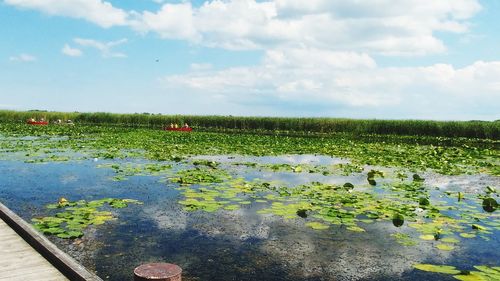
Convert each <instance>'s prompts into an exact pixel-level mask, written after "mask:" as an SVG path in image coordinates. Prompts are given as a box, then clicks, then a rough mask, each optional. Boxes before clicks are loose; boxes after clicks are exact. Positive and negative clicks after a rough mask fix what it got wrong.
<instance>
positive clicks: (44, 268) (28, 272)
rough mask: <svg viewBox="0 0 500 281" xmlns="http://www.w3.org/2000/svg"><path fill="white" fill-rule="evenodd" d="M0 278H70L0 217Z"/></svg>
mask: <svg viewBox="0 0 500 281" xmlns="http://www.w3.org/2000/svg"><path fill="white" fill-rule="evenodd" d="M0 249H1V251H0V252H1V256H0V268H1V269H2V270H0V280H42V281H49V280H51V281H52V280H53V281H59V280H68V279H67V278H66V277H65V276H64V275H63V274H62V273H60V272H59V271H58V270H57V269H55V268H54V267H53V266H52V264H50V263H49V262H48V261H47V260H46V259H45V258H43V257H42V256H41V255H40V254H39V253H38V252H37V251H35V249H33V248H32V247H31V246H30V245H29V244H28V243H26V241H24V239H23V238H21V237H20V236H19V235H18V234H17V233H16V232H15V231H14V230H12V229H11V228H10V227H9V226H8V225H7V224H6V223H5V222H4V221H3V219H0Z"/></svg>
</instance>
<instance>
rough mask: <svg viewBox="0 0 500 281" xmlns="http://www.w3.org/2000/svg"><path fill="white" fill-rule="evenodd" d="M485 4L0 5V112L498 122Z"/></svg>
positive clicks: (215, 1)
mask: <svg viewBox="0 0 500 281" xmlns="http://www.w3.org/2000/svg"><path fill="white" fill-rule="evenodd" d="M498 18H500V1H496V0H484V1H478V0H440V1H416V0H372V1H343V0H308V1H301V0H268V1H255V0H224V1H223V0H211V1H201V0H199V1H161V0H156V1H153V0H135V1H132V0H126V1H123V0H122V1H101V0H58V1H55V0H3V1H2V2H1V4H0V23H1V24H0V36H1V38H2V41H1V42H2V43H1V44H0V109H15V110H26V109H47V110H57V111H80V112H86V111H92V112H94V111H109V112H131V113H133V112H151V113H164V114H199V115H205V114H208V115H213V114H217V115H252V116H255V115H258V116H326V117H350V118H379V119H384V118H387V119H439V120H470V119H481V120H496V119H500V106H498V105H499V104H500V80H499V79H498V77H500V21H498Z"/></svg>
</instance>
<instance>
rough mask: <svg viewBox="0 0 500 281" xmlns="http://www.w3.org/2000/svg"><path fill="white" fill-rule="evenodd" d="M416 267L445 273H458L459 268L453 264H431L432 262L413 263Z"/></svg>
mask: <svg viewBox="0 0 500 281" xmlns="http://www.w3.org/2000/svg"><path fill="white" fill-rule="evenodd" d="M413 267H415V268H416V269H419V270H423V271H428V272H435V273H445V274H459V273H460V270H457V269H456V268H455V267H454V266H449V265H433V264H415V265H413Z"/></svg>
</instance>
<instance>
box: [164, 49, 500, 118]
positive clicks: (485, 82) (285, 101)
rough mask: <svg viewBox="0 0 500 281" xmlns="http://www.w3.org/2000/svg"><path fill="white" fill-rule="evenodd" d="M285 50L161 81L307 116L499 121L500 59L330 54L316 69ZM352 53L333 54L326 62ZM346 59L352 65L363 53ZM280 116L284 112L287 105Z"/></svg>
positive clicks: (203, 94)
mask: <svg viewBox="0 0 500 281" xmlns="http://www.w3.org/2000/svg"><path fill="white" fill-rule="evenodd" d="M290 53H291V54H292V56H293V53H294V50H292V51H290V52H287V51H285V52H284V59H283V60H280V59H276V58H275V54H274V53H272V52H268V57H267V58H266V59H265V60H264V62H263V64H262V65H260V66H254V67H235V68H229V69H225V70H219V71H205V72H197V71H194V72H191V73H188V74H186V75H172V76H167V77H165V78H164V79H163V83H164V85H165V86H166V87H168V88H171V89H176V90H179V91H182V92H183V93H191V94H192V95H193V96H195V98H194V99H196V97H201V98H203V97H205V98H206V97H210V96H212V97H214V98H215V97H217V98H218V99H220V98H221V97H222V99H223V100H224V101H226V102H228V103H232V104H234V105H237V106H238V107H245V106H246V107H247V108H251V107H252V106H253V107H254V108H257V107H256V106H255V105H260V106H266V107H270V108H272V107H277V106H278V107H279V106H280V105H287V106H288V107H289V108H293V109H294V110H295V111H296V112H297V111H298V112H304V114H319V115H331V114H335V113H337V114H338V112H335V110H333V111H331V109H339V108H344V109H346V110H347V109H348V110H349V112H351V113H352V112H354V113H355V114H359V115H360V116H365V117H366V116H372V117H373V116H377V112H383V114H381V115H383V116H380V117H382V118H384V117H385V118H398V117H399V118H402V117H404V118H409V117H414V118H439V119H442V118H446V117H448V118H459V119H463V118H464V117H465V118H467V117H466V116H479V115H481V118H489V119H498V118H500V116H499V113H498V110H497V108H496V105H498V104H500V83H498V82H497V79H496V78H495V77H500V62H482V61H479V62H476V63H474V64H472V65H469V66H466V67H463V68H454V67H453V66H451V65H448V64H435V65H432V66H429V67H377V66H375V65H372V64H370V63H368V65H366V66H361V67H355V68H345V67H344V64H343V63H341V64H335V63H329V62H328V59H327V60H325V63H323V64H321V63H317V64H315V66H316V67H315V68H313V67H311V66H310V65H307V64H301V63H300V61H296V63H283V61H285V62H287V61H288V59H289V57H288V54H290ZM349 55H350V54H335V53H333V54H330V58H329V60H331V61H334V60H333V58H334V57H335V56H338V57H339V58H342V59H344V56H348V57H349ZM350 58H351V59H352V60H354V62H356V61H359V59H360V58H363V55H358V56H357V55H352V56H350ZM306 61H307V60H306ZM361 61H363V59H362V60H361ZM366 61H367V62H369V61H370V60H369V59H367V60H366ZM350 65H356V63H352V64H350ZM329 108H330V109H329ZM256 110H257V109H256ZM280 113H281V114H287V112H286V110H285V111H282V112H280ZM363 114H365V115H363ZM474 114H475V115H474ZM486 116H487V117H486ZM472 118H473V117H472Z"/></svg>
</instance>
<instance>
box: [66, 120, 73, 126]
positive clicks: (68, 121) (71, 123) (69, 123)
mask: <svg viewBox="0 0 500 281" xmlns="http://www.w3.org/2000/svg"><path fill="white" fill-rule="evenodd" d="M66 124H68V125H75V123H73V121H71V120H70V119H68V120H67V121H66Z"/></svg>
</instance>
